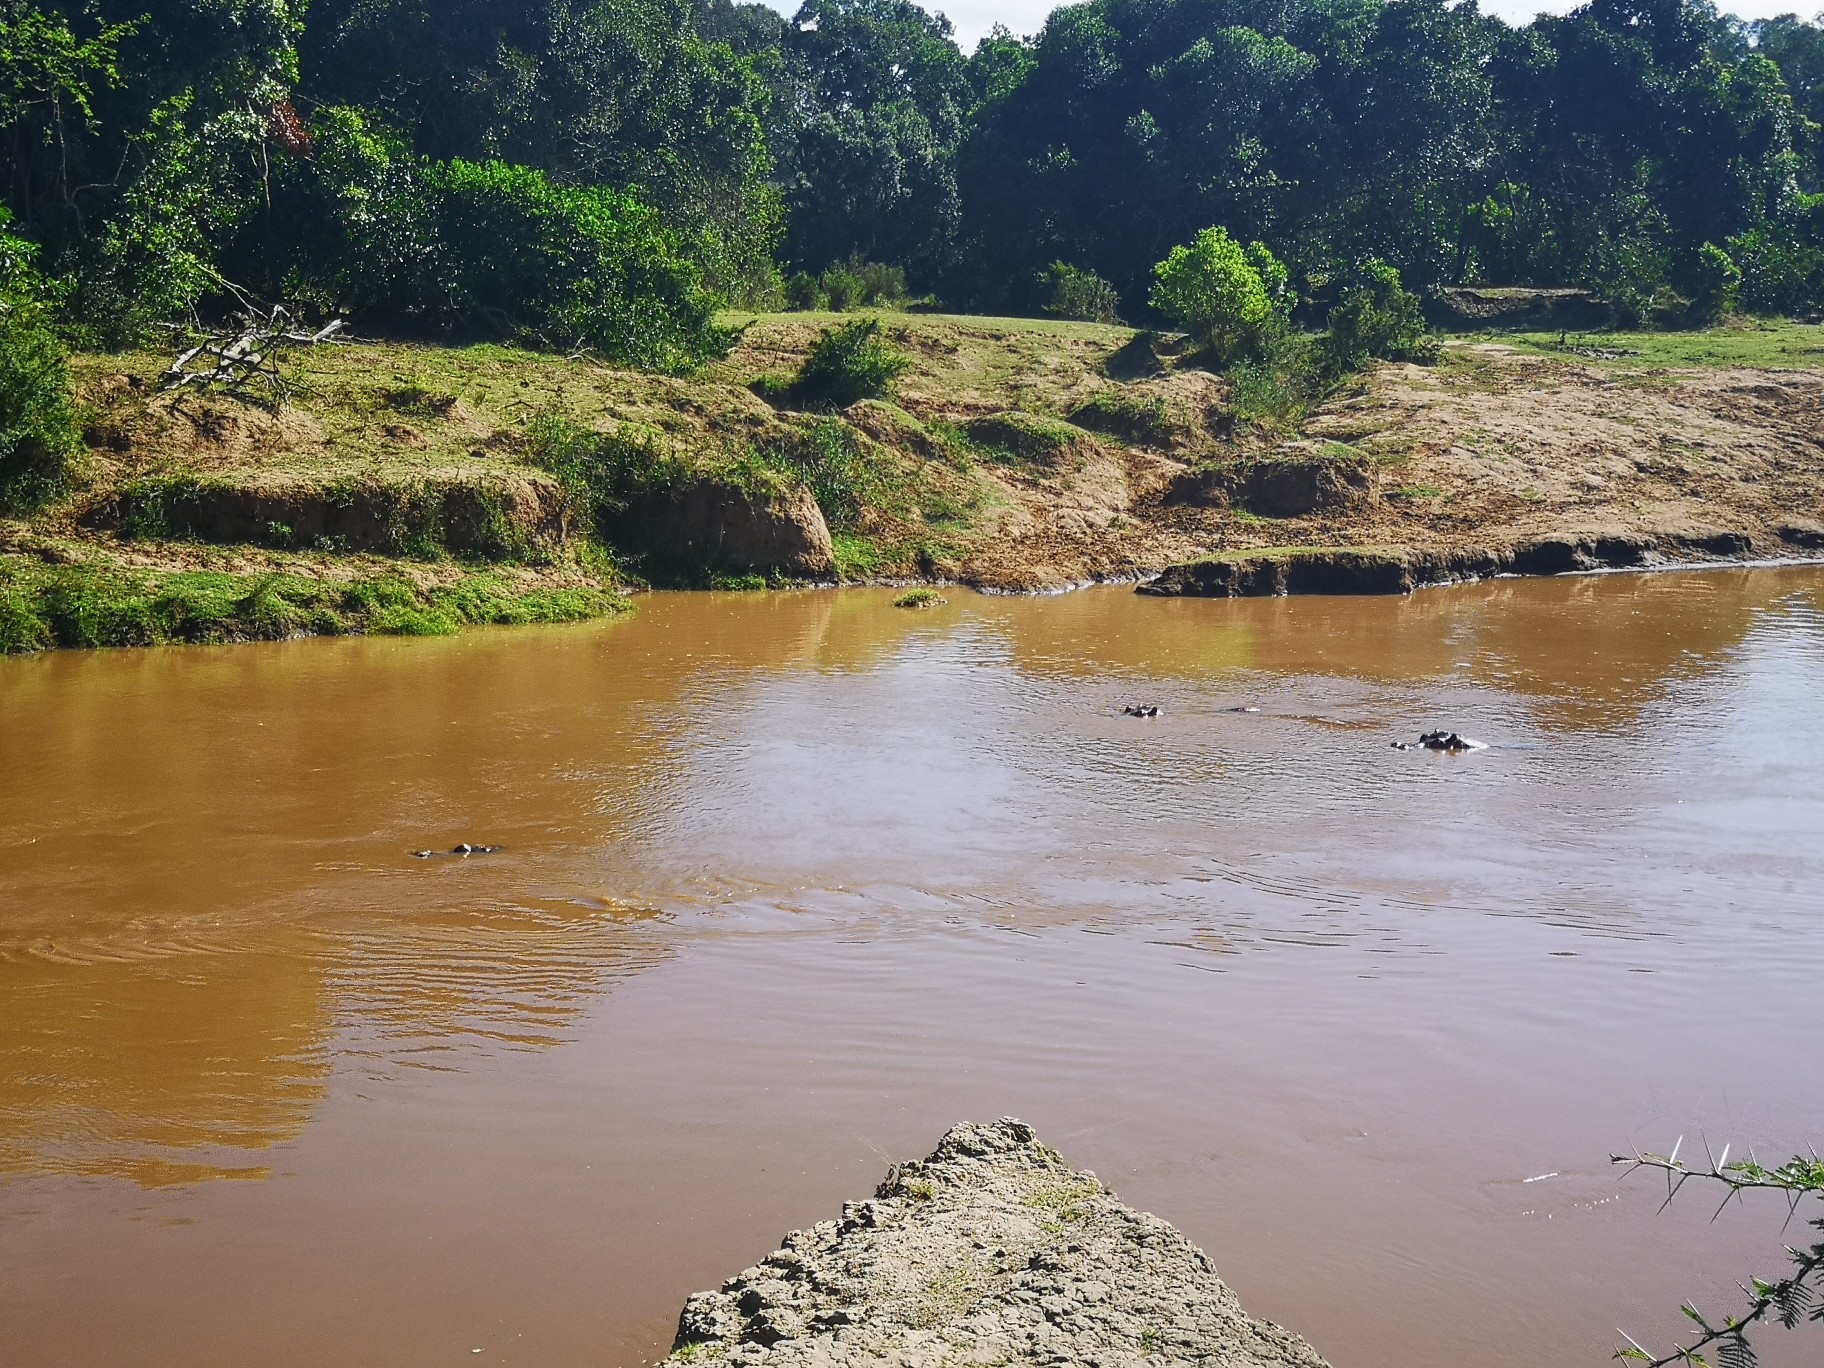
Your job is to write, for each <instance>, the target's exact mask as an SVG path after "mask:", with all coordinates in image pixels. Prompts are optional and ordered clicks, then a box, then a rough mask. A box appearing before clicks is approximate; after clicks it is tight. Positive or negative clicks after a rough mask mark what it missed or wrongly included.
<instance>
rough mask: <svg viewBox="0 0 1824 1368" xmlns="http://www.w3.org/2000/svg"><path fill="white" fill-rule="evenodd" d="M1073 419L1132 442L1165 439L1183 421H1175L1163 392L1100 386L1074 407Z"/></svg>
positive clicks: (1080, 424)
mask: <svg viewBox="0 0 1824 1368" xmlns="http://www.w3.org/2000/svg"><path fill="white" fill-rule="evenodd" d="M1070 421H1071V422H1073V423H1075V424H1076V425H1077V426H1078V427H1082V428H1088V429H1090V430H1091V431H1092V432H1106V433H1110V434H1111V435H1113V436H1116V437H1121V438H1125V439H1126V440H1128V441H1130V442H1153V443H1166V442H1169V441H1171V440H1172V438H1173V437H1175V436H1177V435H1178V434H1179V432H1180V430H1181V428H1182V424H1180V423H1177V422H1174V421H1173V418H1172V414H1171V412H1170V410H1169V408H1168V407H1167V405H1166V402H1165V398H1164V396H1162V395H1157V394H1154V395H1144V394H1130V393H1128V392H1127V391H1126V390H1100V391H1098V392H1097V393H1095V394H1092V395H1091V396H1090V397H1089V398H1088V399H1086V400H1084V401H1083V403H1081V404H1079V405H1077V407H1076V408H1074V409H1072V410H1071V413H1070Z"/></svg>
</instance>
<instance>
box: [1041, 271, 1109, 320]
mask: <svg viewBox="0 0 1824 1368" xmlns="http://www.w3.org/2000/svg"><path fill="white" fill-rule="evenodd" d="M1039 287H1040V288H1041V289H1043V290H1044V291H1045V294H1046V297H1047V303H1046V305H1045V312H1046V313H1048V314H1050V315H1051V316H1052V317H1053V318H1074V319H1078V320H1080V321H1082V322H1085V323H1119V322H1120V321H1121V296H1120V295H1118V294H1116V293H1115V287H1114V286H1113V285H1111V284H1109V283H1108V281H1106V280H1104V279H1103V278H1102V277H1101V276H1099V275H1097V274H1096V273H1095V272H1094V271H1090V270H1085V269H1082V268H1079V267H1076V266H1072V265H1070V264H1069V263H1067V262H1063V261H1054V262H1052V263H1051V265H1050V266H1048V267H1046V268H1045V270H1044V271H1043V272H1042V273H1040V275H1039Z"/></svg>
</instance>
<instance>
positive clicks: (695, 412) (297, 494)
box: [0, 314, 1824, 651]
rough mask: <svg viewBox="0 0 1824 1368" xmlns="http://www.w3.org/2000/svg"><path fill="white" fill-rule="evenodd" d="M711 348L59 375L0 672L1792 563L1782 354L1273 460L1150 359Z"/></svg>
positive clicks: (1590, 371) (1199, 376) (1520, 367)
mask: <svg viewBox="0 0 1824 1368" xmlns="http://www.w3.org/2000/svg"><path fill="white" fill-rule="evenodd" d="M730 321H731V322H733V323H735V324H736V325H738V326H742V327H744V329H745V331H744V333H743V336H742V339H741V342H740V344H739V345H738V346H737V347H736V348H735V350H734V351H733V352H732V353H731V355H730V356H729V357H728V358H727V359H726V360H724V361H721V362H718V363H716V364H714V365H712V366H710V367H708V368H706V369H705V370H704V371H702V372H701V373H699V374H698V375H696V376H694V377H690V378H675V377H665V376H655V375H649V374H644V373H640V372H635V371H628V370H621V369H615V368H611V367H606V366H602V365H599V364H596V363H594V362H592V361H589V360H586V359H580V358H566V357H561V356H553V355H550V354H543V353H534V352H528V351H522V350H517V349H514V348H508V347H500V346H473V347H441V346H425V345H413V344H406V343H377V344H356V345H351V346H342V347H319V348H313V349H301V350H298V351H296V352H294V353H292V354H290V355H289V356H288V358H287V364H286V381H287V390H286V393H285V394H284V395H282V396H273V397H271V398H270V399H267V398H263V397H262V398H261V399H260V400H259V401H257V402H256V401H251V400H247V399H237V398H234V397H230V396H226V395H220V394H201V393H188V392H186V393H180V394H175V395H173V394H163V393H160V392H159V391H158V390H157V377H158V375H159V373H160V372H161V371H162V370H163V368H164V366H165V364H166V363H167V360H168V358H167V357H166V356H165V355H164V354H162V353H151V352H146V353H138V354H129V355H124V356H121V355H106V356H103V355H92V356H81V357H78V358H77V359H76V362H75V366H74V370H75V374H76V377H77V383H78V388H79V393H80V398H81V402H82V403H83V405H84V407H85V413H86V427H85V434H84V436H85V444H86V446H87V451H86V454H85V455H84V456H83V457H82V458H81V459H80V460H79V463H78V469H77V478H76V481H75V485H74V488H73V489H72V490H71V492H70V493H69V494H68V495H67V497H65V498H63V499H62V500H61V501H59V502H57V503H55V504H53V505H52V506H50V507H47V508H44V509H41V510H39V511H37V512H35V513H34V514H33V515H32V516H31V517H30V518H28V519H24V520H14V521H10V522H0V649H5V650H9V651H18V650H31V649H37V648H40V647H43V646H48V645H97V644H141V643H150V642H160V641H197V640H202V641H207V640H241V639H261V638H269V637H274V636H288V635H295V634H299V633H308V632H343V631H447V630H455V629H456V628H458V627H460V626H463V625H466V624H471V623H488V622H523V621H549V620H569V619H572V618H576V617H583V616H590V615H594V614H598V613H602V612H611V611H618V610H620V609H621V608H623V607H624V606H625V603H626V600H625V598H624V597H623V592H622V591H623V590H625V589H627V588H638V587H640V586H642V585H646V584H653V585H666V584H677V585H723V586H729V585H736V586H760V585H766V584H785V583H791V582H803V581H807V580H808V581H826V582H827V581H831V580H845V581H917V580H956V581H962V582H965V583H970V584H976V585H980V586H983V587H992V588H1000V589H1015V590H1036V589H1047V588H1055V587H1059V586H1062V585H1065V584H1070V583H1075V582H1081V581H1084V580H1090V579H1105V578H1119V577H1139V576H1142V575H1145V574H1148V573H1152V572H1156V571H1158V570H1161V569H1163V568H1164V567H1165V566H1167V565H1170V564H1174V563H1178V562H1183V561H1188V560H1195V559H1198V558H1202V557H1208V556H1210V555H1220V554H1233V553H1246V552H1249V551H1251V550H1254V549H1258V548H1267V547H1284V546H1306V547H1312V548H1317V549H1323V548H1345V547H1359V546H1376V547H1388V548H1404V549H1406V550H1408V551H1410V552H1412V553H1413V554H1414V555H1417V556H1425V555H1439V554H1445V553H1453V554H1454V553H1462V552H1465V551H1468V550H1473V549H1477V548H1490V547H1494V548H1498V547H1501V546H1512V545H1515V544H1518V543H1521V542H1527V541H1534V540H1537V539H1539V538H1541V537H1557V536H1566V535H1569V536H1581V537H1588V538H1611V539H1612V538H1644V539H1647V540H1649V541H1655V542H1660V543H1667V542H1671V543H1678V544H1693V545H1695V544H1699V543H1700V542H1702V541H1703V539H1706V538H1709V539H1712V540H1714V539H1715V538H1716V537H1718V536H1721V535H1722V534H1734V535H1739V536H1740V537H1742V538H1745V539H1746V544H1747V545H1749V546H1751V547H1752V548H1754V550H1755V551H1756V552H1757V553H1761V552H1765V553H1768V554H1781V553H1784V552H1786V551H1789V550H1791V549H1792V548H1795V547H1806V546H1808V545H1809V542H1808V541H1807V538H1809V537H1811V536H1812V534H1813V530H1814V529H1815V530H1817V532H1818V535H1819V536H1824V529H1818V528H1817V525H1818V523H1819V522H1820V520H1824V447H1820V445H1819V444H1818V442H1817V440H1816V434H1817V433H1818V432H1820V431H1824V372H1821V371H1820V364H1821V363H1824V329H1820V328H1818V327H1816V326H1810V325H1798V324H1744V325H1740V326H1737V327H1733V328H1729V329H1721V330H1714V331H1711V332H1705V333H1681V334H1643V335H1632V334H1629V335H1612V334H1604V335H1600V336H1594V337H1589V338H1567V339H1565V340H1564V341H1563V342H1562V343H1561V342H1560V339H1559V338H1557V337H1556V336H1547V335H1543V334H1539V335H1530V334H1528V335H1512V336H1494V335H1485V336H1477V337H1467V338H1460V339H1457V340H1455V341H1452V342H1450V343H1449V344H1447V346H1446V347H1445V350H1444V353H1443V355H1442V357H1441V359H1440V361H1439V363H1438V364H1437V365H1435V366H1413V365H1392V364H1383V365H1379V366H1377V367H1376V368H1375V369H1373V370H1372V371H1370V372H1369V373H1367V374H1365V375H1363V376H1360V377H1357V378H1356V379H1355V380H1354V381H1351V382H1348V383H1346V384H1345V385H1344V386H1343V387H1342V389H1341V390H1340V391H1339V392H1338V393H1337V394H1335V395H1334V396H1333V397H1332V398H1331V399H1330V400H1329V401H1328V402H1326V403H1324V404H1322V405H1320V406H1319V407H1318V408H1317V409H1316V410H1314V411H1313V412H1312V413H1310V414H1309V415H1308V416H1307V417H1306V418H1305V419H1304V420H1303V422H1302V425H1301V426H1300V427H1299V428H1297V429H1296V430H1294V431H1290V432H1288V431H1286V430H1285V429H1284V426H1283V425H1281V424H1275V423H1270V422H1266V421H1262V420H1260V419H1258V418H1257V417H1255V416H1254V415H1255V414H1256V413H1257V411H1258V406H1257V402H1256V396H1253V395H1251V394H1250V393H1248V392H1246V391H1247V386H1246V385H1243V386H1240V387H1238V386H1237V385H1236V384H1233V383H1231V382H1230V381H1229V380H1227V379H1224V378H1223V377H1220V376H1217V375H1215V374H1212V373H1210V372H1208V371H1206V370H1204V369H1201V368H1200V367H1199V366H1197V365H1196V364H1195V363H1194V362H1193V361H1192V360H1191V359H1189V358H1187V357H1186V356H1185V355H1184V354H1183V353H1184V348H1183V346H1182V343H1181V342H1180V341H1179V340H1178V339H1174V338H1171V337H1161V336H1158V335H1154V334H1145V333H1139V332H1136V331H1134V330H1132V329H1129V328H1123V327H1116V326H1105V325H1098V324H1085V323H1065V322H1057V321H1050V320H1037V319H1013V318H973V317H956V316H946V315H935V314H903V315H892V314H889V315H885V316H883V320H882V325H883V332H884V334H885V336H886V337H887V339H888V340H889V342H890V343H891V344H892V345H893V346H894V347H896V348H898V349H899V350H901V351H902V352H903V353H904V354H905V355H906V357H907V358H908V361H909V365H908V368H907V369H906V371H905V373H904V374H903V375H902V376H901V377H900V378H899V380H898V381H897V384H896V387H895V389H894V391H893V394H892V396H891V398H890V399H888V400H864V401H862V402H860V403H856V404H852V405H850V406H848V407H846V408H843V409H840V410H821V411H810V410H808V409H805V408H801V407H799V406H797V405H795V404H794V403H793V402H791V401H790V400H789V399H788V398H786V397H784V396H787V395H789V393H790V392H791V386H790V380H791V378H792V377H793V376H794V375H795V374H796V372H797V370H798V368H799V367H800V366H801V365H802V364H803V363H804V360H805V358H806V356H807V354H808V353H809V350H810V348H811V346H812V344H813V343H814V342H815V341H816V340H817V338H818V337H819V336H820V334H821V333H822V332H823V331H824V329H826V328H827V327H829V326H830V325H832V324H834V323H836V322H839V321H841V316H838V315H820V314H772V315H760V316H753V315H743V316H737V317H734V318H732V319H731V320H730ZM763 396H765V397H763ZM769 399H770V402H769Z"/></svg>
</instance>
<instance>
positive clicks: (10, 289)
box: [0, 208, 81, 512]
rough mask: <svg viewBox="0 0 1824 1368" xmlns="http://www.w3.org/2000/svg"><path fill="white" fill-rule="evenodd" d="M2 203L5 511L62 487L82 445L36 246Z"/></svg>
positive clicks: (0, 436)
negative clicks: (15, 229) (17, 230)
mask: <svg viewBox="0 0 1824 1368" xmlns="http://www.w3.org/2000/svg"><path fill="white" fill-rule="evenodd" d="M10 219H11V215H10V214H8V213H7V211H6V210H5V209H4V208H0V512H18V511H23V510H25V509H28V508H31V507H33V506H35V505H37V504H39V503H42V502H43V501H44V500H45V499H47V498H49V497H51V496H52V495H54V494H56V493H58V492H59V491H61V490H62V489H63V487H64V485H65V482H66V480H67V478H68V474H69V466H70V461H71V459H72V458H73V457H74V456H75V454H76V452H77V451H78V450H79V449H80V446H81V439H80V437H79V435H78V424H77V419H76V409H75V405H74V404H73V403H72V402H71V398H70V376H69V368H68V366H67V364H66V360H67V358H66V357H65V355H64V350H63V344H62V343H61V342H59V341H58V340H57V337H56V335H55V334H54V333H53V332H52V331H51V328H50V322H49V318H48V314H49V310H48V308H47V307H46V302H45V298H44V282H43V281H42V280H41V279H40V278H39V276H38V273H37V271H36V270H35V269H34V268H33V265H32V258H33V256H34V255H35V253H36V248H34V247H33V246H32V244H31V243H29V242H26V241H25V240H24V239H22V238H19V237H16V236H14V235H13V234H12V233H10V232H8V231H7V226H8V224H9V222H10Z"/></svg>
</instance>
